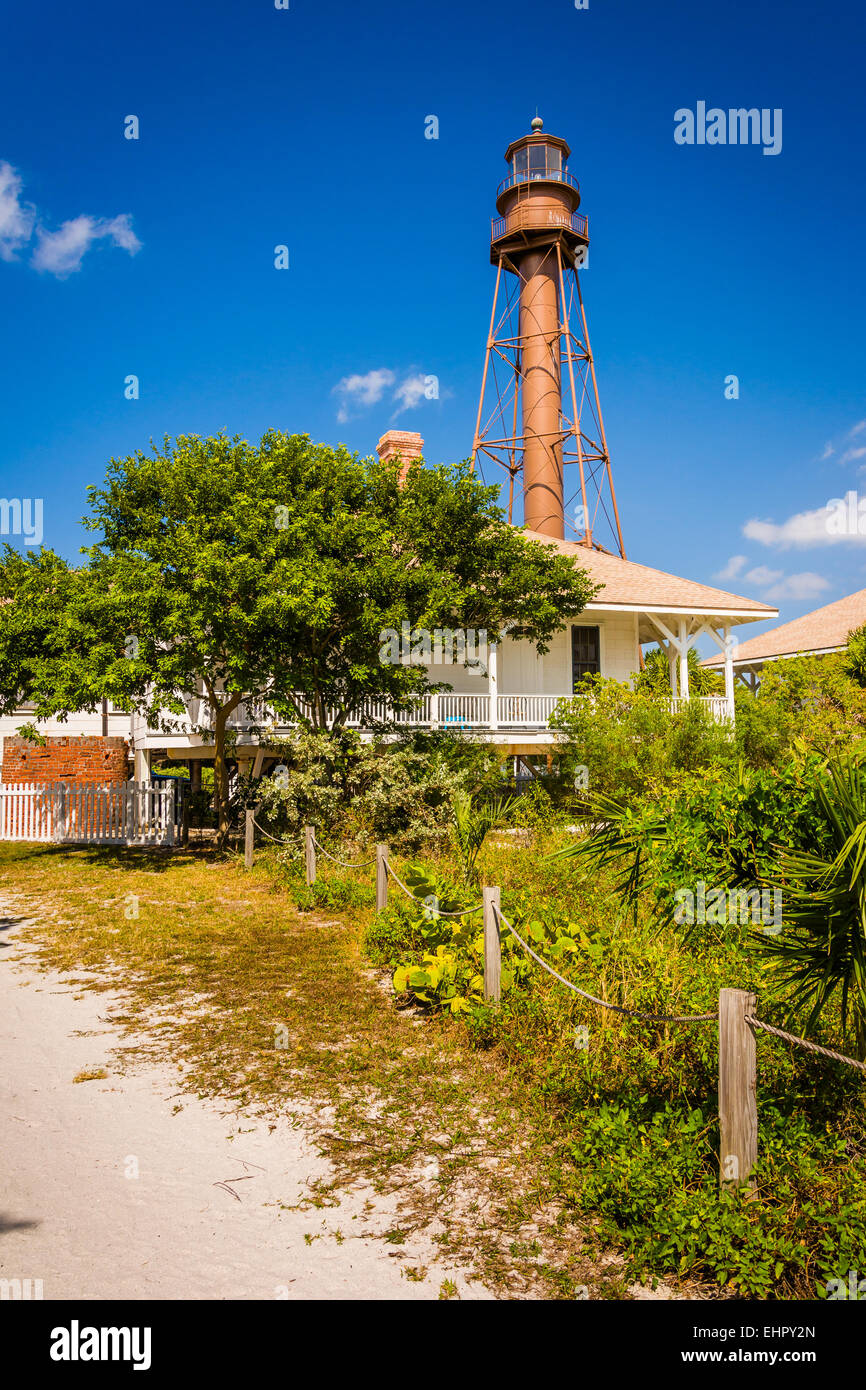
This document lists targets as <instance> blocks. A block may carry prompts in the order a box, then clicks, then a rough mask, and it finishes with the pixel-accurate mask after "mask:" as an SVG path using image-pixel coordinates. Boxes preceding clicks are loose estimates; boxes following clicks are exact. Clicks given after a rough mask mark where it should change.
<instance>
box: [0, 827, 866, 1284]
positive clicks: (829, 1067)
mask: <svg viewBox="0 0 866 1390" xmlns="http://www.w3.org/2000/svg"><path fill="white" fill-rule="evenodd" d="M556 843H557V835H556V834H555V833H553V832H546V833H545V834H544V835H543V836H537V837H534V838H529V839H528V840H527V841H526V842H520V843H517V842H516V841H515V839H514V838H513V837H511V838H507V837H502V838H500V839H499V840H496V841H494V842H493V843H490V844H488V845H487V846H486V847H485V850H484V852H483V857H482V875H483V880H484V881H485V882H488V883H499V884H500V885H501V887H502V892H503V903H504V906H505V910H506V912H507V914H508V915H509V916H511V917H512V918H513V919H514V920H524V919H525V918H527V917H531V914H532V912H535V911H539V910H540V905H543V907H544V911H546V912H547V913H548V914H549V915H551V916H553V917H555V918H557V919H558V920H562V921H566V922H575V934H577V933H578V932H579V934H580V941H581V948H580V953H579V955H577V956H574V957H571V958H570V959H569V961H568V965H567V967H565V973H566V974H567V975H568V976H569V977H570V978H572V979H573V980H574V981H575V983H577V984H579V985H580V986H581V987H582V988H586V989H589V990H591V992H593V993H595V994H598V995H600V996H601V997H602V998H604V999H607V1000H610V1001H612V1002H616V1003H620V1004H623V1005H625V1006H626V1007H629V1008H636V1009H643V1010H647V1011H650V1010H658V1011H661V1012H665V1013H680V1012H699V1013H702V1012H708V1011H712V1010H713V1009H714V1008H715V1006H716V1000H717V996H718V990H719V988H720V986H722V985H728V986H734V987H746V986H749V987H756V988H757V989H758V991H759V996H760V997H761V999H762V1004H763V1006H764V1007H763V1009H762V1010H760V1012H762V1016H764V1017H769V1018H770V1019H771V1020H772V999H771V998H770V997H769V996H768V994H767V992H766V986H765V982H764V981H763V980H762V979H761V977H760V974H759V972H758V971H757V969H756V967H755V964H754V960H753V958H752V957H751V955H750V954H749V952H748V951H747V950H746V949H744V946H743V943H742V941H740V940H738V939H731V938H730V937H728V936H726V935H725V934H724V933H720V934H719V935H718V937H717V938H714V939H708V940H707V941H706V942H704V943H703V945H702V947H701V948H700V949H698V950H695V949H692V948H686V947H685V946H684V945H683V943H682V941H681V940H679V939H678V938H677V937H676V936H675V934H674V933H673V931H672V930H670V929H662V930H659V929H658V928H656V927H651V926H650V925H649V923H648V920H647V919H645V918H644V917H642V916H639V918H638V921H637V922H636V923H635V922H632V921H631V920H629V921H627V922H621V921H618V920H617V919H616V917H615V915H614V913H613V910H612V907H611V902H612V898H611V894H610V886H609V884H606V883H604V882H599V881H590V880H588V879H586V878H580V877H579V876H576V874H575V869H574V867H573V866H570V865H568V864H567V863H566V864H564V863H563V862H562V861H560V862H551V861H550V860H549V859H548V858H547V853H548V851H549V850H550V849H551V848H552V847H554V845H555V844H556ZM320 867H321V878H320V881H319V883H317V884H316V885H315V887H314V888H312V889H308V888H307V887H306V885H305V884H304V883H303V880H302V877H301V870H300V866H299V865H294V866H292V865H286V864H281V863H280V862H279V857H278V856H277V855H275V854H274V853H272V852H270V851H266V852H260V853H258V854H257V862H256V867H255V869H254V871H253V872H252V873H245V872H244V870H243V867H242V863H241V861H240V860H239V859H237V858H234V857H229V858H221V857H219V856H217V855H216V854H215V853H214V852H213V851H210V850H200V851H182V852H176V853H174V854H166V853H160V852H144V851H135V850H125V851H115V850H94V849H89V850H76V851H70V850H64V849H55V848H52V847H43V846H38V847H37V846H19V845H3V846H0V893H2V894H3V896H4V897H6V898H7V899H8V898H12V899H13V900H14V903H15V904H16V905H17V906H18V907H19V910H20V911H21V913H22V915H23V916H27V917H33V918H36V919H37V920H36V922H35V924H34V925H33V926H31V927H28V928H26V929H25V934H26V935H27V936H28V937H29V938H30V939H32V940H33V941H34V942H35V943H38V945H39V947H40V951H41V959H42V961H43V963H44V964H45V965H46V966H53V967H56V968H59V969H62V970H65V971H67V972H69V973H70V974H72V975H73V976H76V975H79V974H81V975H82V978H81V980H80V981H79V983H80V986H81V987H82V988H92V989H93V988H95V989H103V988H114V989H117V988H122V990H123V1001H124V1002H123V1005H122V1007H121V1008H120V1009H118V1010H117V1011H115V1013H114V1018H115V1020H116V1021H118V1022H120V1023H121V1024H122V1026H123V1029H124V1041H123V1048H122V1057H123V1059H125V1061H126V1063H127V1064H129V1065H133V1064H135V1063H136V1062H137V1061H146V1060H147V1059H148V1058H150V1057H153V1058H155V1059H159V1060H163V1059H164V1057H165V1055H166V1054H168V1055H170V1056H172V1057H173V1058H174V1059H176V1060H177V1061H178V1062H179V1063H180V1064H181V1065H182V1067H183V1070H184V1077H185V1085H186V1087H187V1088H189V1089H191V1090H193V1091H195V1092H196V1093H198V1094H200V1095H203V1096H214V1097H220V1098H221V1099H222V1100H223V1101H228V1102H231V1103H233V1104H234V1105H236V1106H238V1107H242V1108H244V1109H246V1110H247V1111H248V1112H249V1113H253V1114H257V1115H262V1116H269V1115H270V1116H272V1115H276V1114H279V1113H283V1112H284V1111H286V1110H289V1111H292V1112H293V1113H297V1114H299V1116H300V1117H301V1121H302V1122H303V1123H304V1124H306V1125H308V1126H310V1127H311V1128H312V1129H313V1131H314V1133H315V1136H316V1138H317V1142H318V1143H319V1145H320V1147H321V1148H322V1149H323V1151H324V1152H325V1153H327V1155H328V1156H329V1158H330V1159H331V1161H332V1163H333V1164H334V1169H335V1174H334V1181H333V1183H332V1184H330V1185H320V1186H319V1188H317V1189H316V1190H315V1191H313V1192H311V1194H310V1201H311V1203H313V1204H314V1205H330V1204H333V1203H336V1202H338V1201H339V1193H340V1190H341V1188H342V1187H344V1186H345V1185H346V1184H348V1183H351V1182H352V1181H353V1180H355V1179H360V1178H364V1179H366V1180H368V1181H370V1182H372V1184H373V1185H374V1187H375V1188H376V1189H378V1190H380V1191H383V1192H391V1193H396V1194H397V1196H398V1198H399V1202H400V1208H399V1210H400V1216H399V1221H398V1224H396V1225H395V1227H394V1228H393V1230H392V1231H391V1232H390V1233H389V1243H392V1244H394V1245H395V1247H396V1246H399V1245H400V1244H401V1243H402V1242H403V1241H404V1240H405V1235H406V1234H407V1233H408V1232H409V1231H412V1230H415V1229H418V1228H424V1229H425V1230H426V1231H427V1232H428V1234H429V1235H430V1236H431V1237H432V1239H433V1240H434V1241H435V1242H436V1243H437V1244H439V1245H440V1246H442V1247H443V1248H444V1249H445V1250H447V1251H448V1253H449V1254H450V1255H451V1256H452V1257H455V1258H457V1257H460V1258H462V1259H463V1260H464V1261H467V1262H471V1263H472V1264H474V1267H475V1269H476V1271H477V1273H478V1274H479V1275H480V1276H481V1277H483V1278H484V1280H485V1281H486V1282H487V1283H488V1285H489V1286H490V1287H492V1288H494V1289H496V1290H498V1291H499V1292H500V1293H501V1294H502V1295H504V1296H516V1297H525V1296H532V1295H536V1294H541V1295H542V1296H544V1297H548V1298H558V1299H573V1298H576V1297H577V1298H581V1297H586V1296H587V1291H588V1294H589V1296H590V1297H592V1298H600V1297H601V1298H617V1297H623V1296H625V1295H626V1292H627V1288H628V1286H629V1283H630V1282H631V1281H633V1280H634V1279H635V1278H644V1279H647V1280H652V1279H653V1278H655V1277H663V1278H664V1279H665V1280H666V1281H667V1282H668V1283H669V1284H671V1285H673V1286H674V1287H675V1288H677V1289H678V1290H680V1291H681V1292H685V1293H686V1294H688V1295H692V1296H701V1297H714V1296H715V1297H717V1296H719V1295H720V1294H721V1295H722V1296H731V1295H735V1296H736V1295H746V1296H751V1297H760V1298H775V1297H782V1298H792V1297H793V1298H809V1297H814V1296H815V1291H816V1286H818V1285H819V1284H820V1281H821V1280H824V1279H826V1278H828V1277H832V1276H836V1275H837V1274H838V1275H840V1276H842V1275H844V1274H845V1272H846V1271H847V1269H848V1268H850V1267H858V1268H863V1267H866V1182H864V1179H863V1176H862V1174H863V1169H864V1163H863V1160H864V1158H866V1127H864V1112H863V1104H862V1102H863V1094H864V1090H863V1083H862V1082H861V1081H860V1080H859V1078H858V1077H857V1076H856V1074H853V1075H852V1074H848V1073H847V1072H846V1070H845V1069H842V1068H839V1067H834V1066H833V1064H831V1063H825V1062H822V1061H821V1060H820V1059H816V1058H814V1057H808V1056H806V1055H805V1054H803V1053H798V1052H792V1051H791V1049H789V1048H788V1047H787V1046H786V1045H784V1044H782V1043H780V1042H778V1041H777V1040H775V1039H771V1038H768V1037H767V1036H766V1035H763V1036H762V1038H761V1039H760V1042H759V1093H758V1101H759V1121H760V1140H759V1152H760V1163H759V1168H758V1171H757V1174H756V1185H755V1190H754V1192H753V1194H752V1195H751V1196H750V1199H749V1200H748V1201H746V1200H740V1199H739V1198H738V1197H737V1196H735V1195H733V1194H728V1195H726V1196H722V1197H720V1195H719V1191H718V1182H717V1169H716V1153H717V1149H718V1131H717V1096H716V1094H715V1088H716V1067H717V1039H716V1030H715V1028H714V1027H713V1025H712V1024H704V1025H694V1026H675V1025H666V1024H660V1025H659V1024H652V1025H651V1024H646V1023H636V1022H634V1021H631V1020H624V1019H622V1018H621V1017H620V1016H618V1015H616V1014H611V1013H609V1012H603V1011H599V1010H598V1009H597V1008H596V1007H595V1006H593V1005H590V1004H588V1003H586V1002H585V1001H583V1000H581V999H579V998H576V997H575V996H574V995H573V994H571V993H569V992H567V991H566V990H564V989H563V988H562V986H560V985H558V984H556V983H555V982H553V981H551V980H550V979H549V978H548V977H545V976H543V975H542V974H541V972H540V971H539V970H538V968H537V967H534V968H533V973H532V977H531V979H530V980H529V981H528V983H527V984H526V986H525V987H523V988H522V989H521V990H519V991H514V992H513V994H512V995H511V996H506V997H505V998H504V1000H503V1006H502V1008H501V1009H500V1010H499V1011H493V1010H490V1009H483V1010H481V1011H480V1012H479V1013H478V1015H477V1016H475V1017H473V1018H470V1019H468V1020H463V1019H451V1018H449V1017H446V1016H444V1015H437V1014H432V1013H429V1012H424V1011H422V1010H420V1009H419V1008H417V1007H415V1006H410V1004H409V1001H408V1000H407V999H405V998H399V999H398V998H395V996H394V992H393V989H392V988H391V984H390V975H391V971H392V969H393V966H394V965H395V964H396V963H397V961H398V960H399V959H401V957H402V956H403V955H405V952H406V943H407V942H408V941H411V940H412V931H411V922H410V920H409V918H408V917H407V916H406V914H405V912H404V910H403V909H402V907H399V906H397V905H396V903H395V905H394V906H393V908H389V911H388V913H387V914H386V915H384V916H383V917H381V918H375V917H374V902H373V898H374V894H373V889H372V870H370V871H366V872H358V873H353V872H342V871H339V870H337V869H335V868H334V867H333V866H330V865H329V866H327V868H326V867H325V866H323V865H322V866H320ZM439 867H440V868H442V867H446V866H443V865H440V866H439ZM398 868H399V865H398ZM132 901H135V902H136V903H137V913H138V915H137V916H136V915H135V914H134V913H133V912H131V911H130V902H132ZM575 919H576V921H575ZM560 968H563V967H561V963H560ZM767 1010H770V1012H769V1013H768V1012H767ZM828 1041H831V1042H832V1041H833V1039H832V1036H830V1037H828ZM587 1042H588V1046H587V1045H585V1044H586V1043H587ZM843 1073H844V1074H843ZM858 1261H859V1263H858ZM406 1277H407V1278H409V1279H411V1278H413V1277H416V1276H415V1275H413V1274H409V1273H407V1275H406ZM443 1287H444V1286H443ZM442 1296H444V1297H449V1296H451V1295H450V1294H447V1293H446V1294H444V1295H443V1294H442V1293H440V1297H442Z"/></svg>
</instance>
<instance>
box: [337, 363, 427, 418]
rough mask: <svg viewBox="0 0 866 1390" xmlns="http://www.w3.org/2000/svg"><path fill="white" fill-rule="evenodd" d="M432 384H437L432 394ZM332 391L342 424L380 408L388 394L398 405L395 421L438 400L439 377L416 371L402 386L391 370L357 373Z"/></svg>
mask: <svg viewBox="0 0 866 1390" xmlns="http://www.w3.org/2000/svg"><path fill="white" fill-rule="evenodd" d="M431 383H433V384H435V389H433V390H432V391H431ZM392 387H393V388H394V389H393V390H391V388H392ZM332 391H333V394H334V395H335V396H337V397H338V399H339V407H338V410H337V419H338V420H339V421H340V422H341V423H344V422H345V421H346V420H351V418H352V415H353V414H354V413H355V411H356V410H363V409H366V408H368V407H369V406H371V405H377V404H378V403H379V401H381V400H382V398H383V397H384V396H385V394H386V392H388V393H390V397H391V400H392V401H397V402H398V406H397V409H396V410H395V411H394V414H393V415H392V416H391V419H392V420H393V419H394V418H395V417H396V416H397V415H402V413H403V411H404V410H412V409H414V407H415V406H417V405H419V404H420V403H421V401H424V400H436V399H438V380H437V378H436V377H433V376H425V375H424V374H423V373H422V372H414V371H413V372H409V373H408V375H406V376H404V377H403V378H402V380H401V381H399V382H398V381H397V373H396V372H392V370H391V368H390V367H376V368H375V369H374V370H373V371H371V372H364V373H361V372H355V373H353V375H352V376H344V377H343V379H342V381H338V382H337V384H336V386H334V387H333V388H332Z"/></svg>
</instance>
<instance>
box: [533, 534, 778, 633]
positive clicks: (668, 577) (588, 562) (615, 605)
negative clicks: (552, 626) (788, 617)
mask: <svg viewBox="0 0 866 1390" xmlns="http://www.w3.org/2000/svg"><path fill="white" fill-rule="evenodd" d="M524 534H525V535H527V536H528V537H530V539H531V540H537V541H545V542H546V543H547V544H548V545H552V546H554V547H555V548H556V549H557V550H558V551H559V552H560V554H562V555H569V556H572V557H573V558H574V560H575V562H576V563H577V564H579V566H580V568H581V569H583V570H586V572H587V573H588V574H589V575H590V576H591V578H592V579H593V580H595V582H596V583H597V584H603V585H604V587H603V589H602V590H601V591H600V592H599V593H598V594H597V595H596V597H595V598H594V599H593V600H592V601H591V602H590V603H588V604H587V610H589V609H604V608H607V609H619V610H620V611H622V612H629V613H631V612H633V613H658V614H660V615H661V614H665V613H668V614H672V615H677V614H678V615H681V616H683V617H685V616H689V615H691V616H702V617H708V618H723V619H724V620H725V621H726V622H730V623H732V624H735V623H754V622H758V621H760V620H761V619H762V618H776V617H778V616H779V610H778V608H771V607H769V606H768V605H767V604H766V603H759V602H758V600H757V599H753V598H742V597H741V596H740V595H739V594H729V593H727V592H726V591H725V590H724V589H714V588H712V586H710V585H708V584H698V583H696V582H695V581H694V580H693V579H680V578H679V576H678V575H675V574H667V573H666V572H665V571H664V570H657V569H652V568H651V567H650V566H649V565H636V564H635V563H634V561H632V560H623V559H622V558H621V557H620V556H619V555H610V554H608V552H607V551H604V550H592V549H590V547H589V546H586V545H580V544H579V543H577V542H576V541H560V540H554V539H553V538H552V537H550V536H542V535H541V534H540V533H539V532H538V531H526V532H525V533H524ZM654 639H655V634H652V633H651V634H650V636H649V637H647V638H642V639H641V640H646V641H652V640H654Z"/></svg>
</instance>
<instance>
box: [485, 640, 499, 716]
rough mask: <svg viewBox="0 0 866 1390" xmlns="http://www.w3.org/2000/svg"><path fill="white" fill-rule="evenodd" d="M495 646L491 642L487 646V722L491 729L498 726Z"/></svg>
mask: <svg viewBox="0 0 866 1390" xmlns="http://www.w3.org/2000/svg"><path fill="white" fill-rule="evenodd" d="M496 662H497V646H496V643H495V642H491V643H490V644H489V646H488V648H487V707H488V713H487V723H488V725H489V726H490V728H491V729H498V728H499V718H498V703H497V696H498V694H499V684H498V677H497V665H496Z"/></svg>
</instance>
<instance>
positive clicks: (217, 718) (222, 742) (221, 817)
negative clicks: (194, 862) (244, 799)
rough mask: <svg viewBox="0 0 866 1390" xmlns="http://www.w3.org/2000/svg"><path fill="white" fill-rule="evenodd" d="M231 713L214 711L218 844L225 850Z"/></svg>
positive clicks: (214, 765) (214, 763) (214, 766)
mask: <svg viewBox="0 0 866 1390" xmlns="http://www.w3.org/2000/svg"><path fill="white" fill-rule="evenodd" d="M228 715H229V712H228V710H227V709H223V708H219V707H217V708H216V709H215V710H214V739H213V743H214V762H213V781H214V791H215V793H216V803H217V844H218V845H219V847H220V849H224V848H225V843H226V840H227V839H228V835H229V770H228V766H227V764H226V722H227V720H228Z"/></svg>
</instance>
